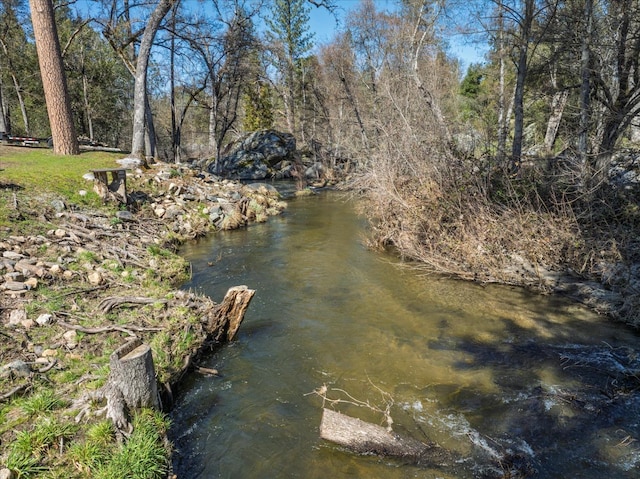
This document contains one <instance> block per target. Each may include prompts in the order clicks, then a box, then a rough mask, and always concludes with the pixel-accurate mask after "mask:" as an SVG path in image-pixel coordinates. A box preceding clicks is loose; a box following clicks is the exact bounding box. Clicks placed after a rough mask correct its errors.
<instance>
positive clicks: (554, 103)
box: [544, 90, 569, 152]
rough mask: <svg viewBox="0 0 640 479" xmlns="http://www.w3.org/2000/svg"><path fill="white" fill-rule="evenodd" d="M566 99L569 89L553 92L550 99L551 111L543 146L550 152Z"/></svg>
mask: <svg viewBox="0 0 640 479" xmlns="http://www.w3.org/2000/svg"><path fill="white" fill-rule="evenodd" d="M568 99H569V90H562V91H558V92H556V93H554V95H553V98H552V100H551V113H550V114H549V121H548V123H547V133H546V134H545V136H544V148H545V150H546V151H547V152H551V150H552V149H553V145H554V144H555V142H556V137H557V136H558V128H560V121H561V120H562V114H563V113H564V107H565V106H566V105H567V100H568Z"/></svg>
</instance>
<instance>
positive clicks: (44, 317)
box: [36, 313, 53, 326]
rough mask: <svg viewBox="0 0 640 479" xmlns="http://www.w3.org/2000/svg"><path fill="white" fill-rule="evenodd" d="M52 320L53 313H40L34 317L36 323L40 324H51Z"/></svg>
mask: <svg viewBox="0 0 640 479" xmlns="http://www.w3.org/2000/svg"><path fill="white" fill-rule="evenodd" d="M52 322H53V315H51V314H48V313H45V314H41V315H40V316H38V317H37V318H36V323H38V324H39V325H40V326H46V325H48V324H51V323H52Z"/></svg>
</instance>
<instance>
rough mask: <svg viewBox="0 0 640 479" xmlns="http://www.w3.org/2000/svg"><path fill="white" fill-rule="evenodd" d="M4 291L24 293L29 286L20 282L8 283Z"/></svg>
mask: <svg viewBox="0 0 640 479" xmlns="http://www.w3.org/2000/svg"><path fill="white" fill-rule="evenodd" d="M4 289H6V290H7V291H24V290H26V289H27V285H26V284H24V283H22V282H20V281H7V282H5V283H4Z"/></svg>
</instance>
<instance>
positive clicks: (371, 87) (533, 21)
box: [0, 0, 640, 323]
mask: <svg viewBox="0 0 640 479" xmlns="http://www.w3.org/2000/svg"><path fill="white" fill-rule="evenodd" d="M30 3H31V5H29V4H28V3H27V2H26V1H24V0H1V1H0V48H1V49H2V55H1V56H0V106H1V109H0V113H1V114H0V131H4V132H11V134H13V135H28V136H34V137H48V136H49V135H52V136H53V138H54V148H55V149H57V150H58V151H59V152H61V153H71V154H73V153H77V151H78V150H77V145H74V144H73V143H74V142H76V139H77V138H78V137H79V138H82V139H87V140H89V141H93V142H98V143H101V144H104V145H108V146H111V147H117V148H122V149H124V150H127V151H130V152H131V154H132V156H136V157H141V158H142V157H144V158H146V159H151V160H153V159H155V160H162V161H166V162H185V161H191V160H193V159H206V160H207V161H216V160H217V159H218V158H219V157H220V155H221V152H222V151H223V150H224V148H225V146H226V145H228V144H229V143H230V142H232V141H234V140H236V139H237V138H238V137H240V136H241V135H242V134H243V133H245V132H249V131H255V130H259V129H268V128H274V129H277V130H281V131H286V132H289V133H292V134H293V135H294V136H295V138H296V140H297V144H298V149H299V150H300V151H301V152H302V155H303V156H306V157H312V158H313V159H314V161H319V162H322V163H323V164H324V165H325V166H326V171H327V172H328V173H327V174H328V175H329V176H333V177H335V178H337V179H340V180H343V181H344V182H345V183H346V184H348V186H349V187H350V188H351V189H353V190H354V191H357V192H359V193H361V195H362V197H363V198H364V199H365V202H364V206H363V211H364V212H365V214H366V216H367V217H368V218H369V220H370V221H371V232H372V235H371V238H370V242H371V245H372V246H378V247H388V246H393V247H395V248H397V250H398V251H399V253H400V254H401V255H403V256H405V257H406V258H408V259H412V260H416V261H417V262H419V264H420V265H421V266H422V267H423V268H425V270H427V271H429V272H436V273H440V274H446V275H450V276H453V277H458V278H464V279H470V280H475V281H481V282H501V283H510V284H524V285H527V286H531V287H534V288H537V289H541V290H548V289H549V288H550V282H549V280H548V279H549V277H550V276H549V274H547V273H551V272H563V273H565V272H570V273H571V274H573V275H575V276H577V277H588V278H596V279H598V280H599V281H602V282H604V283H606V284H607V285H608V286H611V287H616V288H619V289H620V290H621V291H622V292H623V297H625V300H624V304H623V305H622V306H621V308H620V312H619V315H620V316H623V317H624V318H625V319H627V320H629V321H630V322H632V323H636V321H637V318H636V313H634V311H637V309H638V308H636V307H635V299H634V298H635V297H636V296H637V295H636V294H633V291H634V290H635V287H636V286H637V285H638V284H640V283H639V282H638V281H640V279H638V280H637V281H636V276H637V274H638V272H639V271H640V268H638V267H634V264H636V263H637V262H638V258H637V255H638V253H637V251H638V248H637V246H638V244H637V238H638V237H640V236H639V235H638V227H639V226H640V210H639V207H638V204H637V195H636V193H637V185H638V180H637V174H636V170H637V161H636V160H637V158H638V155H637V153H635V152H634V145H635V146H637V142H638V141H640V71H639V62H640V1H638V0H617V1H609V2H607V1H597V0H596V1H594V0H504V1H503V0H474V1H472V2H466V3H464V4H461V3H459V2H455V1H453V0H452V1H449V2H447V1H445V0H441V1H435V0H398V1H397V2H395V3H394V2H384V3H379V2H375V1H374V0H361V1H360V2H359V3H357V5H356V6H355V7H354V8H352V9H349V10H348V11H347V13H346V14H345V15H344V17H341V18H339V19H338V16H336V21H338V20H339V21H340V22H341V23H340V26H339V28H338V29H337V30H336V31H337V32H338V33H336V35H335V36H334V38H333V39H332V40H331V41H329V42H326V43H324V44H315V41H314V36H313V34H312V32H311V29H310V26H309V17H310V12H311V11H312V9H316V8H321V9H326V10H328V11H331V12H337V9H340V8H342V5H341V2H340V1H339V0H313V1H312V0H271V1H260V0H256V1H250V0H246V1H245V0H198V1H194V0H182V1H180V0H156V1H147V0H143V1H140V2H133V1H130V0H96V1H90V0H83V1H79V0H77V1H54V2H53V3H52V2H51V0H31V2H30ZM47 6H48V7H49V8H48V9H47V8H45V7H47ZM47 12H49V13H47ZM43 32H44V33H46V32H49V33H51V32H53V33H55V35H53V36H50V37H49V38H54V37H55V38H57V43H58V45H57V46H56V45H52V43H56V42H54V41H51V40H46V39H45V36H43V35H44V33H43ZM453 34H455V35H459V36H463V37H464V36H466V37H468V39H469V41H482V42H485V43H487V44H488V46H489V51H488V53H487V55H486V58H485V59H484V61H483V62H481V63H477V64H472V65H470V66H469V67H468V69H467V70H466V71H461V66H460V62H459V60H458V59H456V58H453V57H452V56H451V54H450V53H449V51H450V49H449V45H448V38H449V37H450V36H451V35H453ZM46 47H50V48H48V50H49V52H50V53H51V54H52V56H53V57H54V58H57V59H58V60H59V62H60V64H61V68H62V71H63V73H64V79H65V80H64V81H66V88H65V89H62V90H60V89H58V90H60V91H59V92H58V95H60V96H59V97H58V98H60V97H62V98H63V100H62V102H61V103H58V104H64V103H66V104H68V105H69V108H68V114H62V113H61V112H62V111H64V110H65V109H64V108H59V109H54V114H53V115H52V114H51V111H50V112H49V116H48V115H47V108H46V106H47V104H51V103H52V102H51V101H50V100H49V98H50V96H49V95H51V94H54V95H55V92H53V93H51V92H50V91H49V90H50V89H51V88H52V87H55V86H59V83H60V82H58V81H56V80H51V78H52V77H51V75H49V69H48V68H45V71H44V72H43V74H42V75H41V74H40V72H41V71H42V66H40V67H39V66H38V65H39V63H38V56H40V65H42V58H43V53H41V48H42V49H43V50H42V51H44V49H46ZM36 50H37V52H36ZM53 63H54V64H55V61H54V62H53ZM45 73H47V74H45ZM64 81H63V83H64ZM54 90H55V88H54ZM45 98H46V101H45ZM64 117H66V118H64ZM56 130H57V131H62V132H63V133H64V132H66V133H68V135H67V136H66V137H65V136H64V135H63V133H58V135H62V136H58V137H57V138H59V140H58V141H56ZM620 278H625V279H624V280H623V279H620Z"/></svg>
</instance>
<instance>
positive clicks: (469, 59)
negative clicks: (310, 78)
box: [309, 0, 486, 72]
mask: <svg viewBox="0 0 640 479" xmlns="http://www.w3.org/2000/svg"><path fill="white" fill-rule="evenodd" d="M374 1H375V3H376V6H377V7H378V9H380V10H385V9H393V8H394V5H395V3H396V2H395V1H392V0H374ZM335 3H336V4H337V5H338V18H339V20H340V21H341V20H342V18H344V15H345V13H346V12H347V11H349V10H351V9H353V8H356V7H357V6H358V4H359V3H360V0H335ZM309 23H310V26H311V31H313V32H314V33H315V36H314V43H315V44H316V45H320V44H324V43H328V42H329V41H330V40H331V39H332V38H333V36H334V34H335V32H336V30H337V28H339V27H338V26H336V20H335V18H334V17H333V15H332V14H331V13H329V12H328V11H327V10H326V9H324V8H315V7H312V8H311V12H310V20H309ZM448 40H449V47H450V48H449V50H450V51H449V53H450V54H451V56H453V57H457V58H458V59H460V61H461V65H462V68H461V70H462V72H466V69H467V67H468V66H469V64H471V63H478V62H482V61H483V60H484V59H483V55H484V53H485V51H486V48H483V47H482V46H479V45H471V44H465V39H464V37H463V36H462V35H459V34H458V35H450V36H449V37H448Z"/></svg>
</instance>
